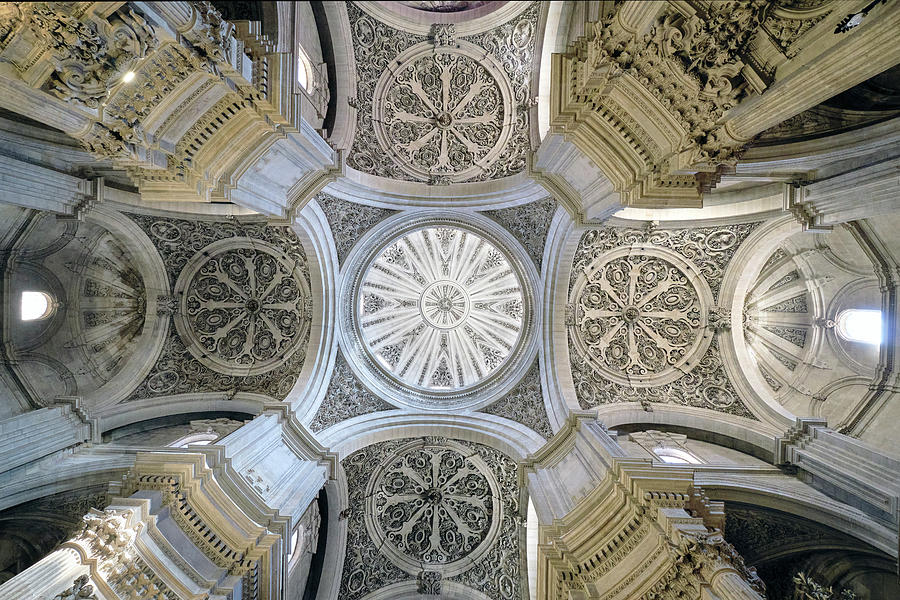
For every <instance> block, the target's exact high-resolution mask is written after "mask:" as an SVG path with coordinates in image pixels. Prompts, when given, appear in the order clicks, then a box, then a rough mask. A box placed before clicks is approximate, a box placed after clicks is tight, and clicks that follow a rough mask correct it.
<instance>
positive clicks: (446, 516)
mask: <svg viewBox="0 0 900 600" xmlns="http://www.w3.org/2000/svg"><path fill="white" fill-rule="evenodd" d="M366 497H367V508H366V517H367V521H366V525H367V528H368V529H369V535H370V536H372V539H373V540H375V542H376V544H377V545H379V546H382V543H383V544H384V546H383V548H384V549H385V550H386V554H387V555H388V557H389V558H390V559H391V560H392V561H393V562H394V563H395V564H397V566H399V567H400V568H401V569H403V570H405V571H407V572H408V573H411V574H417V573H419V572H420V571H421V570H422V569H423V567H424V568H426V569H429V570H437V571H441V572H442V573H443V574H444V575H452V574H454V573H455V572H459V571H462V570H464V569H466V568H470V567H471V564H472V561H474V560H477V559H478V557H479V556H481V555H482V554H483V553H484V552H486V551H487V550H488V549H489V547H490V545H491V544H492V542H493V539H494V537H496V534H497V530H498V528H499V524H500V521H501V520H502V515H501V511H502V509H501V503H500V496H499V488H498V487H497V483H496V482H495V481H494V476H493V474H492V473H491V470H490V469H489V468H488V467H487V465H486V464H485V463H484V461H483V460H482V459H481V458H480V457H479V456H478V455H477V454H474V453H472V452H471V451H470V450H467V449H466V448H465V447H464V446H461V445H459V444H456V443H453V442H445V443H443V444H440V445H438V444H429V443H426V442H424V441H422V440H419V441H416V442H413V443H411V444H408V445H406V446H404V447H401V448H399V449H398V450H397V452H396V453H394V454H393V455H392V456H390V457H389V458H388V459H386V460H385V462H383V463H382V465H381V466H380V467H379V468H378V469H377V470H376V471H375V472H374V473H373V474H372V477H371V479H370V480H369V485H368V491H367V494H366Z"/></svg>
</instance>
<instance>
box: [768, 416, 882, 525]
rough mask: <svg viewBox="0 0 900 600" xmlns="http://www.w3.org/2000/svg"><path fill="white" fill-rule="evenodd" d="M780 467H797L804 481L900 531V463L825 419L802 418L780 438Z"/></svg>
mask: <svg viewBox="0 0 900 600" xmlns="http://www.w3.org/2000/svg"><path fill="white" fill-rule="evenodd" d="M775 464H779V465H789V466H792V467H795V468H796V469H797V476H798V477H799V478H800V479H801V480H802V481H804V482H806V483H807V484H809V485H811V486H812V487H814V488H816V489H818V490H819V491H821V492H823V493H825V494H826V495H828V496H831V497H832V498H835V499H837V500H840V501H841V502H844V503H846V504H849V505H851V506H854V507H856V508H858V509H859V510H861V511H863V512H864V513H866V514H867V515H869V516H871V517H872V518H873V519H874V520H876V521H877V522H879V523H881V524H883V525H886V526H888V527H890V528H891V529H893V530H894V531H897V529H898V526H900V461H897V460H895V459H893V458H891V457H888V456H885V455H884V454H881V453H880V452H878V451H877V450H875V449H874V448H872V447H870V446H869V445H867V444H865V443H863V442H861V441H859V440H856V439H854V438H851V437H849V436H846V435H843V434H840V433H838V432H836V431H834V430H833V429H830V428H829V427H828V426H827V425H826V423H825V421H823V420H821V419H809V418H798V419H797V422H796V424H795V425H794V426H793V427H791V428H790V429H788V431H787V432H785V435H784V437H781V438H777V445H776V451H775Z"/></svg>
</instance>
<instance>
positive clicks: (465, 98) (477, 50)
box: [347, 3, 538, 185]
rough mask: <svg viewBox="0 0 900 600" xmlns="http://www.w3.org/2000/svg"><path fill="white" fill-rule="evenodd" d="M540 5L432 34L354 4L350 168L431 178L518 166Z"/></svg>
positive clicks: (486, 176)
mask: <svg viewBox="0 0 900 600" xmlns="http://www.w3.org/2000/svg"><path fill="white" fill-rule="evenodd" d="M536 8H537V6H536V5H535V6H534V7H532V8H529V9H527V10H525V11H523V13H522V14H521V15H520V16H518V17H517V18H515V19H512V20H511V21H509V22H507V23H504V24H502V25H500V26H499V27H496V28H493V29H492V30H490V31H489V32H486V33H483V34H479V35H477V36H469V37H465V38H463V37H457V36H456V33H455V31H454V27H453V25H436V26H435V27H434V28H433V29H432V32H431V35H430V36H423V35H416V34H411V33H409V32H406V31H402V30H398V29H394V28H392V27H389V26H387V25H385V24H384V23H382V22H380V21H379V20H377V19H375V18H373V17H372V16H370V15H368V14H367V13H366V12H365V11H364V10H361V9H360V8H359V7H358V6H357V5H356V4H355V3H349V4H348V7H347V13H348V16H349V18H350V23H351V28H352V32H353V45H354V55H355V58H356V61H357V62H356V64H357V67H358V68H359V70H360V72H359V78H358V83H357V90H356V96H355V97H354V98H352V99H351V105H353V106H354V107H356V108H357V118H358V123H357V128H356V139H355V140H354V143H353V148H352V149H351V152H350V155H349V157H348V165H349V166H351V167H353V168H355V169H358V170H360V171H363V172H365V173H371V174H373V175H378V176H381V177H389V178H392V179H401V180H408V181H419V182H423V183H428V184H431V185H446V184H451V183H456V182H463V181H485V180H490V179H496V178H499V177H505V176H508V175H512V174H514V173H518V172H520V171H522V170H523V169H524V168H525V157H526V155H527V152H528V151H529V149H530V139H529V136H528V111H527V110H515V109H514V107H515V106H525V105H527V102H528V99H529V98H530V92H529V86H530V81H529V76H528V74H529V73H530V68H531V63H532V61H533V55H534V38H535V36H534V31H535V23H536V20H537V12H538V11H537V10H536ZM385 155H387V156H388V157H389V158H390V160H384V156H385Z"/></svg>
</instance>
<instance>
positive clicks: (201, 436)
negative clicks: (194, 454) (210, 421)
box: [169, 431, 219, 448]
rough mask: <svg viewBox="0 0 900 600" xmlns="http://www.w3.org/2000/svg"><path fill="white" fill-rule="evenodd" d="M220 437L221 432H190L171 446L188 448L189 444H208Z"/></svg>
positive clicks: (170, 445)
mask: <svg viewBox="0 0 900 600" xmlns="http://www.w3.org/2000/svg"><path fill="white" fill-rule="evenodd" d="M217 439H219V434H218V433H214V432H212V431H203V432H198V433H189V434H188V435H186V436H184V437H181V438H178V439H177V440H175V441H174V442H172V443H171V444H169V447H170V448H187V447H188V446H206V445H209V444H211V443H213V442H214V441H216V440H217Z"/></svg>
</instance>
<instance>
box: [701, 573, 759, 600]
mask: <svg viewBox="0 0 900 600" xmlns="http://www.w3.org/2000/svg"><path fill="white" fill-rule="evenodd" d="M710 584H711V585H712V590H713V592H714V593H715V594H716V596H718V597H719V598H721V599H722V600H761V599H762V598H764V597H765V596H761V595H760V594H759V592H757V591H756V590H755V589H753V588H752V587H751V586H750V584H749V583H747V580H746V579H744V577H743V576H741V574H740V573H738V572H737V571H734V570H732V569H727V568H726V569H722V570H721V571H718V572H717V573H716V574H715V575H713V577H712V580H711V581H710Z"/></svg>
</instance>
